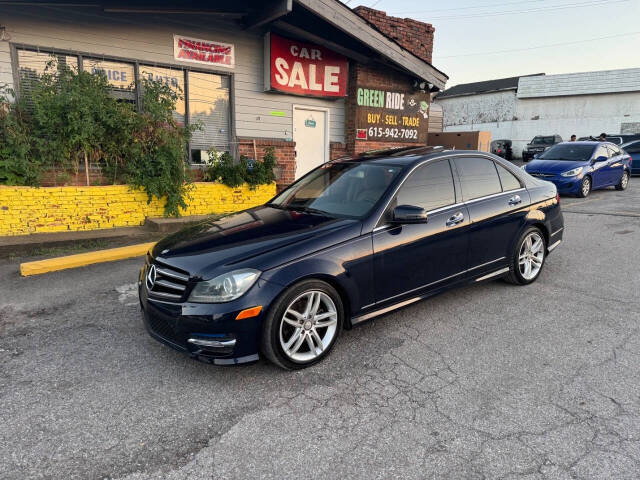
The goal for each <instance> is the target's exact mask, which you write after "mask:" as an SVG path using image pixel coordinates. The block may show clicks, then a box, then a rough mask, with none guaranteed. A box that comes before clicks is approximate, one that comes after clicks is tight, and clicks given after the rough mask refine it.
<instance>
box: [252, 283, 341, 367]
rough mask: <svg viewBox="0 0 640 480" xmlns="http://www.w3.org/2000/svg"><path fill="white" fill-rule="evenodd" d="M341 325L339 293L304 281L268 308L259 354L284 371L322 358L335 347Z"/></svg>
mask: <svg viewBox="0 0 640 480" xmlns="http://www.w3.org/2000/svg"><path fill="white" fill-rule="evenodd" d="M343 321H344V308H343V305H342V299H341V298H340V295H338V292H336V290H335V289H334V288H333V287H332V286H331V285H329V284H328V283H326V282H323V281H321V280H305V281H302V282H300V283H298V284H296V285H293V286H292V287H290V288H289V289H287V290H286V291H285V292H284V293H283V294H282V295H281V296H280V297H279V298H278V299H277V300H276V301H275V302H274V305H273V306H272V307H271V308H270V310H269V313H268V315H267V317H266V318H265V322H264V325H263V332H262V343H261V351H262V353H263V354H264V355H265V357H267V358H268V359H269V360H271V361H272V362H273V363H275V364H276V365H278V366H279V367H282V368H285V369H287V370H294V369H299V368H305V367H308V366H310V365H313V364H314V363H316V362H318V361H320V360H321V359H322V358H324V357H325V356H326V355H327V354H328V353H329V351H330V350H331V348H332V347H333V345H334V344H335V343H336V339H337V338H338V336H339V334H340V331H341V330H342V324H343Z"/></svg>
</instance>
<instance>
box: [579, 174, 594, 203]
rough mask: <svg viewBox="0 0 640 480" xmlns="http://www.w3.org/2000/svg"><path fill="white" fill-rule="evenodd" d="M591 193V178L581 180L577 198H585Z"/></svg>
mask: <svg viewBox="0 0 640 480" xmlns="http://www.w3.org/2000/svg"><path fill="white" fill-rule="evenodd" d="M589 192H591V177H584V178H583V179H582V183H581V184H580V193H579V194H578V196H579V197H581V198H585V197H586V196H587V195H589Z"/></svg>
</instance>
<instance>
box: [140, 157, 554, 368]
mask: <svg viewBox="0 0 640 480" xmlns="http://www.w3.org/2000/svg"><path fill="white" fill-rule="evenodd" d="M563 228H564V227H563V218H562V213H561V211H560V205H559V197H558V195H557V190H556V187H555V186H554V185H553V184H552V183H549V182H546V181H541V180H538V179H535V178H533V177H531V176H530V175H528V174H527V173H525V172H524V171H522V170H521V169H519V168H517V167H514V166H513V165H512V164H511V163H509V162H506V161H504V160H503V159H501V158H499V157H497V156H495V155H491V154H487V153H482V152H474V151H447V150H443V149H442V148H434V147H423V148H413V149H408V148H403V149H395V150H387V151H378V152H373V153H367V154H362V155H360V156H357V157H354V158H343V159H340V160H337V161H333V162H329V163H326V164H324V165H322V166H320V167H318V168H316V169H315V170H313V171H311V172H310V173H308V174H307V175H305V176H304V177H302V178H301V179H300V180H298V181H297V182H295V183H294V184H292V185H291V186H290V187H288V188H287V189H286V190H284V191H283V192H282V193H280V194H279V195H277V196H276V197H275V198H274V199H273V200H271V201H270V202H269V203H267V204H265V205H262V206H259V207H255V208H252V209H249V210H246V211H243V212H239V213H235V214H233V215H229V216H227V217H224V218H222V219H219V220H215V221H205V222H203V223H200V224H197V225H195V226H193V227H189V228H187V229H185V230H182V231H180V232H178V233H176V234H173V235H171V236H169V237H167V238H165V239H164V240H162V241H160V242H159V243H158V244H157V245H156V246H155V247H154V248H153V249H152V251H151V252H150V253H149V255H148V257H147V261H146V264H145V266H144V267H143V268H142V270H141V272H140V278H139V293H140V302H141V305H142V310H143V316H144V322H145V325H146V326H147V328H148V330H149V332H150V334H151V335H152V336H153V337H154V338H156V339H158V340H160V341H161V342H164V343H165V344H167V345H169V346H171V347H174V348H176V349H178V350H181V351H183V352H187V353H189V354H191V355H193V356H194V357H197V358H199V359H202V360H206V361H210V362H212V363H216V364H235V363H242V362H250V361H255V360H257V359H258V358H259V355H260V354H262V355H264V356H265V357H266V358H268V359H269V360H271V361H272V362H273V363H275V364H276V365H279V366H280V367H283V368H287V369H297V368H303V367H307V366H309V365H312V364H313V363H315V362H317V361H319V360H321V359H322V358H323V357H325V356H326V355H327V354H328V353H329V351H330V350H331V348H332V347H333V346H334V344H335V342H336V340H337V339H338V337H339V335H340V332H341V331H342V329H343V328H351V327H352V326H354V325H356V324H358V323H360V322H363V321H366V320H368V319H370V318H373V317H375V316H377V315H381V314H384V313H387V312H389V311H392V310H394V309H396V308H400V307H403V306H406V305H409V304H411V303H414V302H416V301H419V300H421V299H424V298H426V297H429V296H431V295H434V294H436V293H439V292H441V291H443V290H446V289H449V288H452V287H454V286H458V285H462V284H465V283H469V282H479V281H483V280H488V279H494V278H498V277H504V278H506V279H507V280H508V281H510V282H511V283H515V284H520V285H526V284H528V283H531V282H533V281H535V280H536V279H537V278H538V276H539V275H540V271H541V269H542V268H543V266H544V262H545V260H546V257H547V255H548V254H549V252H551V251H552V250H553V249H554V248H555V247H557V246H558V245H559V244H560V242H561V241H562V234H563Z"/></svg>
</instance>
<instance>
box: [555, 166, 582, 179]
mask: <svg viewBox="0 0 640 480" xmlns="http://www.w3.org/2000/svg"><path fill="white" fill-rule="evenodd" d="M581 173H582V167H578V168H574V169H572V170H569V171H567V172H564V173H561V174H560V175H562V176H563V177H575V176H576V175H580V174H581Z"/></svg>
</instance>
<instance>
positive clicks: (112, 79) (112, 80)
mask: <svg viewBox="0 0 640 480" xmlns="http://www.w3.org/2000/svg"><path fill="white" fill-rule="evenodd" d="M82 69H83V70H85V71H87V72H89V73H92V74H94V75H95V74H98V73H101V74H103V75H104V76H105V77H107V81H108V82H109V85H111V92H112V94H113V95H114V96H115V97H116V98H120V99H123V100H129V101H131V102H135V101H136V77H135V67H134V64H133V63H125V62H112V61H110V60H102V59H100V60H98V59H94V58H87V57H83V59H82Z"/></svg>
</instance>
